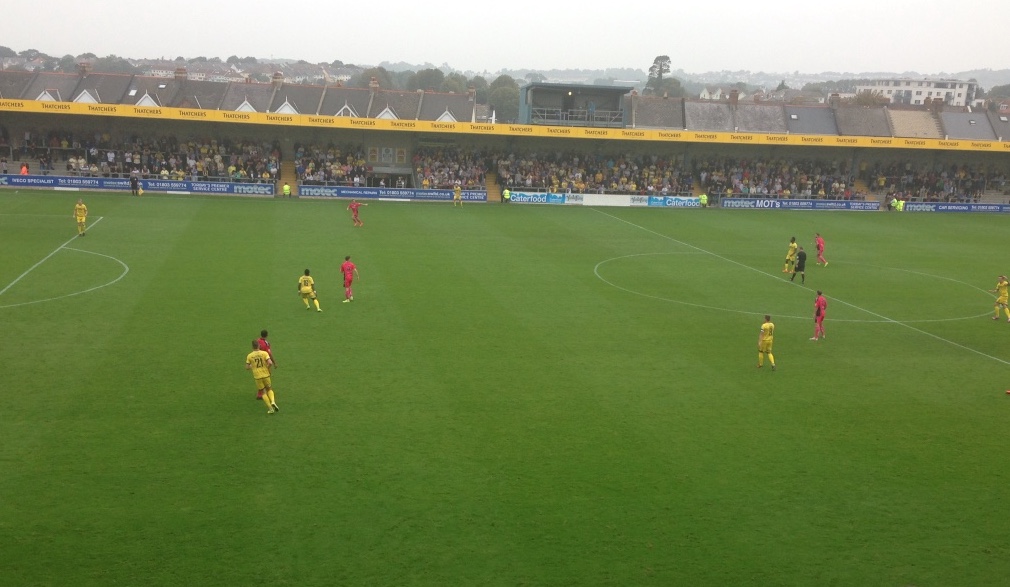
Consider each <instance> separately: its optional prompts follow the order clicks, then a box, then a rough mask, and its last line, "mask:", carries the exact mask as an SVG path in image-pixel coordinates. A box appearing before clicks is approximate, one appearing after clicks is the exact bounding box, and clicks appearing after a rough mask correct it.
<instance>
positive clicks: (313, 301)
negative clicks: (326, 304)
mask: <svg viewBox="0 0 1010 587" xmlns="http://www.w3.org/2000/svg"><path fill="white" fill-rule="evenodd" d="M312 303H313V304H315V305H316V309H317V310H318V309H319V300H312Z"/></svg>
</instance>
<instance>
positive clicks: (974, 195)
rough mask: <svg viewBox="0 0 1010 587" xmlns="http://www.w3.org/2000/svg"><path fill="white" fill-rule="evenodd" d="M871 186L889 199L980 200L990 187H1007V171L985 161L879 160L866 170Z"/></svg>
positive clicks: (931, 200)
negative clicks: (991, 165)
mask: <svg viewBox="0 0 1010 587" xmlns="http://www.w3.org/2000/svg"><path fill="white" fill-rule="evenodd" d="M864 172H865V173H864V175H865V176H866V177H867V178H868V183H869V184H870V189H871V190H872V191H873V192H874V193H876V194H884V195H886V197H888V198H895V197H897V198H900V199H902V200H911V201H918V202H978V201H979V200H980V199H981V197H982V194H984V193H985V192H986V191H987V190H990V189H996V190H1004V189H1005V188H1006V186H1007V173H1006V171H1005V170H1004V171H997V170H994V169H991V168H987V166H986V165H985V164H982V163H979V164H972V165H968V164H960V165H957V164H950V165H943V164H935V165H929V164H916V163H913V162H912V161H900V162H888V163H876V164H874V165H873V166H872V167H868V168H867V169H866V170H864Z"/></svg>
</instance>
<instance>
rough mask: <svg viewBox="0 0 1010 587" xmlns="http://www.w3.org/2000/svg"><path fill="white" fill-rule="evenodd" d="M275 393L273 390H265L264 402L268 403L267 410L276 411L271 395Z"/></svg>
mask: <svg viewBox="0 0 1010 587" xmlns="http://www.w3.org/2000/svg"><path fill="white" fill-rule="evenodd" d="M271 395H273V390H270V391H264V392H263V403H265V404H266V405H267V411H268V412H272V411H274V406H273V402H272V401H270V396H271Z"/></svg>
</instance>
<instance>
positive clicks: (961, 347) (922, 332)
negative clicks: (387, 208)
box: [0, 208, 1010, 365]
mask: <svg viewBox="0 0 1010 587" xmlns="http://www.w3.org/2000/svg"><path fill="white" fill-rule="evenodd" d="M593 210H595V211H596V212H599V213H600V214H603V215H604V216H609V217H611V218H613V219H614V220H618V221H620V222H623V223H625V224H627V225H629V226H634V227H635V228H637V229H639V230H644V231H645V232H648V233H651V234H654V235H656V236H658V237H660V238H664V239H666V240H668V241H671V242H675V243H677V244H679V245H682V246H685V247H689V248H691V249H694V250H696V251H699V252H702V253H705V254H707V255H711V256H712V257H715V258H716V259H719V260H721V261H726V262H727V263H731V264H733V265H736V266H738V267H742V268H744V269H749V270H751V271H753V272H755V273H759V274H761V275H764V276H766V277H771V278H773V279H776V280H777V281H782V280H781V279H779V278H778V276H776V275H773V274H771V273H768V272H767V271H762V270H761V269H758V268H756V267H751V266H750V265H746V264H744V263H741V262H740V261H736V260H733V259H730V258H729V257H724V256H722V255H720V254H718V253H713V252H712V251H708V250H705V249H703V248H701V247H698V246H695V245H692V244H691V243H685V242H684V241H680V240H677V239H675V238H673V237H672V236H669V235H665V234H663V233H661V232H656V231H655V230H652V229H651V228H646V227H644V226H641V225H639V224H635V223H634V222H631V221H630V220H625V219H624V218H621V217H620V216H614V215H613V214H610V213H608V212H604V211H602V210H599V209H597V208H593ZM788 285H793V286H795V287H803V285H801V284H797V283H795V282H792V281H790V282H788ZM804 289H806V288H804ZM0 293H3V292H0ZM831 300H833V301H835V302H838V303H839V304H842V305H843V306H848V307H850V308H852V309H854V310H859V311H860V312H865V313H867V314H869V315H871V316H876V317H877V318H880V320H881V321H883V322H889V323H891V324H897V325H898V326H902V327H904V328H907V329H909V330H911V331H913V332H917V333H919V334H923V335H925V336H928V337H930V338H932V339H934V340H937V341H939V342H944V343H947V344H949V345H951V346H955V347H957V348H959V349H961V350H965V351H968V352H970V353H974V354H976V355H979V356H980V357H985V358H987V359H991V360H993V361H996V362H997V363H1002V364H1004V365H1010V361H1007V360H1005V359H1001V358H999V357H994V356H993V355H990V354H987V353H983V352H982V351H980V350H977V349H973V348H971V347H969V346H965V345H963V344H961V343H959V342H954V341H953V340H949V339H946V338H943V337H942V336H938V335H936V334H933V333H932V332H928V331H926V330H923V329H921V328H916V327H915V326H912V325H911V324H907V323H905V322H902V321H900V320H895V319H894V318H890V317H888V316H884V315H883V314H880V313H877V312H874V311H873V310H867V309H866V308H862V307H859V306H857V305H855V304H852V303H849V302H846V301H845V300H842V299H839V298H835V297H832V298H831Z"/></svg>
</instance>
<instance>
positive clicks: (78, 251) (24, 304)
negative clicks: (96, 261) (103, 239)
mask: <svg viewBox="0 0 1010 587" xmlns="http://www.w3.org/2000/svg"><path fill="white" fill-rule="evenodd" d="M63 250H65V251H74V252H77V253H87V254H89V255H98V256H99V257H105V258H106V259H112V260H113V261H115V262H116V263H119V264H120V265H121V266H122V267H123V272H122V273H120V274H119V277H117V278H115V279H113V280H112V281H110V282H108V283H103V284H102V285H96V286H94V287H89V288H88V289H82V290H81V291H75V292H73V293H68V294H64V295H62V296H56V297H55V298H45V299H42V300H32V301H30V302H21V303H20V304H8V305H6V306H0V310H3V309H6V308H20V307H21V306H30V305H32V304H41V303H43V302H52V301H55V300H62V299H63V298H72V297H74V296H79V295H83V294H86V293H91V292H93V291H96V290H99V289H102V288H103V287H109V286H110V285H115V284H116V283H119V281H120V280H121V279H123V278H124V277H126V274H127V273H129V272H130V266H129V265H127V264H126V263H123V262H122V261H121V260H119V259H117V258H115V257H113V256H112V255H104V254H102V253H96V252H94V251H85V250H84V249H75V248H73V247H65V248H64V249H63Z"/></svg>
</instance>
